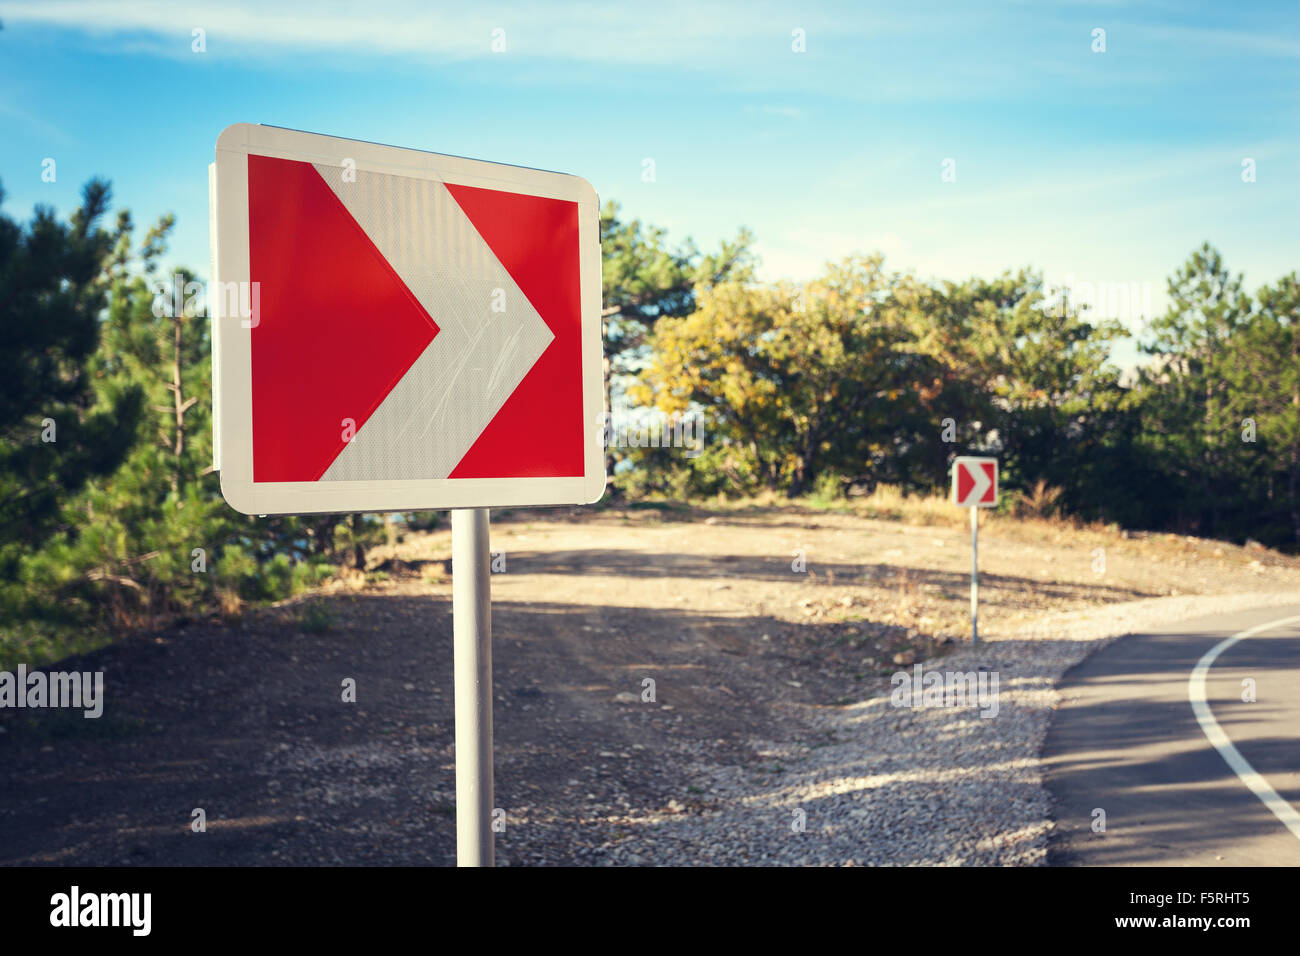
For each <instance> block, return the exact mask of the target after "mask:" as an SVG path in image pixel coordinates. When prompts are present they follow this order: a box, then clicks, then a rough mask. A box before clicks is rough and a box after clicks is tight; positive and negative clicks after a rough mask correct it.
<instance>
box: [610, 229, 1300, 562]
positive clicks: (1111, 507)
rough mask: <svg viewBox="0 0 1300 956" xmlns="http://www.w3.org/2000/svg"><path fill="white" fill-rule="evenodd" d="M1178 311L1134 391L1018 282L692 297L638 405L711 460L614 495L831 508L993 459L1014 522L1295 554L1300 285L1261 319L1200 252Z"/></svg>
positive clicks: (757, 288)
mask: <svg viewBox="0 0 1300 956" xmlns="http://www.w3.org/2000/svg"><path fill="white" fill-rule="evenodd" d="M1169 293H1170V307H1169V309H1168V311H1167V312H1166V314H1164V315H1163V316H1159V317H1155V318H1154V319H1152V320H1150V323H1149V325H1148V328H1147V337H1148V341H1147V343H1146V348H1147V350H1148V351H1149V352H1150V353H1151V354H1152V355H1153V356H1154V362H1153V363H1152V364H1151V365H1149V366H1147V367H1146V368H1144V369H1142V370H1140V371H1139V372H1138V374H1137V375H1136V380H1135V381H1134V382H1132V383H1131V384H1122V383H1121V380H1120V371H1119V369H1117V368H1116V367H1115V366H1114V365H1113V364H1111V363H1110V362H1109V359H1108V356H1109V353H1110V348H1111V345H1112V344H1113V342H1114V341H1115V340H1116V339H1117V338H1119V337H1121V336H1124V335H1126V334H1128V333H1127V332H1126V331H1125V330H1124V329H1123V328H1122V327H1121V326H1120V325H1119V324H1118V323H1116V322H1113V321H1093V320H1091V319H1090V318H1089V317H1088V315H1087V314H1086V312H1084V311H1083V310H1081V309H1080V308H1078V307H1077V306H1076V305H1075V304H1074V303H1072V302H1071V301H1070V300H1069V299H1068V297H1067V296H1066V295H1065V294H1064V293H1062V292H1059V291H1055V290H1047V289H1045V288H1044V287H1043V283H1042V280H1041V278H1040V277H1039V276H1038V275H1036V274H1034V273H1032V272H1028V271H1025V270H1022V271H1020V272H1017V273H1011V272H1007V273H1004V274H1003V275H1001V276H999V277H997V278H995V279H992V280H983V279H972V280H969V281H967V282H960V283H956V282H939V283H923V282H920V281H918V280H917V279H915V278H913V277H911V276H907V275H901V274H897V273H889V272H886V271H885V270H884V268H883V262H882V260H881V258H880V257H879V256H876V257H870V258H858V259H849V260H846V261H844V262H842V263H839V264H833V265H831V266H828V268H827V271H826V273H825V274H824V276H823V277H822V278H820V279H817V280H815V281H813V282H810V283H807V284H805V285H803V286H791V285H788V284H778V285H774V286H763V285H759V284H757V283H755V282H753V281H751V280H748V279H746V280H744V281H731V282H724V283H721V284H718V285H715V286H712V287H708V288H703V287H701V288H700V289H697V308H696V309H695V311H693V312H690V313H688V314H685V315H682V316H669V317H665V318H661V319H660V320H659V321H658V323H657V324H656V326H655V329H654V333H653V336H652V338H651V339H650V344H651V347H652V351H651V354H650V356H649V358H648V360H647V362H646V363H645V366H644V368H643V369H642V371H641V372H640V374H639V376H638V378H637V380H636V382H635V383H634V384H633V386H632V387H631V388H629V390H628V394H629V395H630V396H631V397H632V399H633V400H634V401H636V402H638V403H640V404H641V405H642V406H654V407H656V408H659V409H661V410H662V411H664V412H666V413H673V412H678V413H680V412H685V411H688V410H695V411H698V412H702V413H703V414H704V415H705V417H706V418H707V420H708V422H709V423H710V425H709V428H710V431H709V436H708V442H707V443H706V448H705V451H704V452H703V454H700V455H699V456H698V457H696V458H694V459H691V460H689V461H687V460H685V459H683V458H682V457H681V456H680V452H678V453H676V454H673V451H674V450H665V449H636V450H634V451H633V453H631V454H630V455H629V456H628V457H627V458H626V460H625V461H626V464H627V465H630V466H631V470H630V471H628V470H625V471H624V472H623V473H621V474H620V475H619V476H618V481H619V483H620V485H621V487H622V488H624V489H625V491H626V492H627V493H629V494H642V493H656V494H668V493H672V492H674V491H678V492H680V493H684V494H689V493H697V494H698V493H706V494H713V493H716V492H719V491H721V492H726V493H732V494H747V493H753V492H755V491H757V490H759V489H761V488H768V489H773V490H783V491H785V492H787V493H789V494H791V495H800V494H805V493H807V492H808V491H809V490H812V491H813V494H814V495H815V497H816V498H817V499H818V500H826V501H832V500H833V497H834V487H835V486H839V487H841V488H842V487H844V486H846V485H851V486H854V487H858V488H864V487H865V488H871V487H875V486H878V485H880V484H881V483H890V484H894V485H897V486H898V487H900V488H901V489H902V490H904V491H908V490H918V491H935V490H942V489H943V488H945V487H946V485H947V482H948V472H949V465H950V462H951V459H952V457H953V456H954V455H955V454H961V453H991V454H996V455H997V456H998V457H999V459H1000V460H1001V465H1002V484H1003V488H1004V490H1005V491H1006V492H1008V499H1007V500H1008V508H1010V509H1012V510H1015V511H1017V512H1019V513H1024V514H1043V515H1046V514H1054V513H1065V514H1071V515H1075V516H1079V517H1082V518H1085V519H1088V520H1104V521H1108V522H1117V523H1121V524H1124V525H1126V526H1129V527H1148V528H1171V529H1175V530H1179V531H1184V532H1195V533H1198V534H1202V535H1207V536H1213V535H1220V536H1223V537H1228V538H1234V539H1237V540H1241V539H1244V538H1245V537H1248V536H1249V537H1255V538H1257V539H1259V540H1262V541H1265V542H1266V543H1271V544H1276V545H1286V546H1288V547H1292V548H1297V547H1300V361H1298V360H1297V359H1298V358H1300V281H1298V280H1297V277H1296V275H1295V273H1292V274H1291V275H1289V276H1286V277H1284V278H1283V279H1281V280H1279V282H1278V283H1277V284H1276V285H1274V286H1265V287H1264V288H1262V289H1260V290H1259V293H1258V301H1257V302H1253V301H1252V300H1251V298H1250V297H1249V296H1247V295H1246V294H1245V293H1244V292H1243V291H1242V288H1241V279H1240V276H1235V277H1234V276H1233V275H1232V274H1231V273H1229V272H1228V270H1227V269H1226V267H1225V266H1224V264H1223V261H1222V258H1221V257H1220V255H1219V254H1218V252H1216V251H1215V250H1214V249H1213V248H1211V247H1209V246H1208V245H1206V246H1203V247H1201V248H1200V249H1198V250H1196V251H1195V252H1194V253H1193V254H1192V256H1191V257H1190V258H1189V259H1188V261H1187V262H1186V263H1185V264H1184V265H1183V266H1181V267H1180V268H1179V269H1178V270H1177V272H1176V273H1175V274H1174V276H1172V277H1171V279H1170V282H1169ZM1120 476H1122V478H1121V477H1120ZM823 482H824V483H825V484H823Z"/></svg>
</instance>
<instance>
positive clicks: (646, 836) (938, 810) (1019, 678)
mask: <svg viewBox="0 0 1300 956" xmlns="http://www.w3.org/2000/svg"><path fill="white" fill-rule="evenodd" d="M1295 601H1296V595H1295V594H1294V593H1290V592H1274V593H1268V592H1265V593H1251V594H1240V595H1198V596H1180V597H1166V598H1155V599H1147V600H1141V601H1132V602H1126V603H1123V604H1115V605H1110V606H1105V607H1097V608H1091V609H1088V610H1086V611H1073V612H1067V613H1061V614H1056V615H1052V616H1050V617H1048V618H1046V619H1044V620H1043V621H1042V622H1040V623H1038V624H1036V625H1034V626H1033V627H1031V628H1026V629H1024V630H1023V631H1021V632H1020V633H1019V634H1016V635H1015V636H1013V637H1010V638H1007V639H1001V640H995V641H993V642H990V643H986V644H984V645H982V646H981V647H979V648H977V649H976V648H969V647H966V648H963V649H961V650H958V651H956V652H954V653H951V654H949V655H947V656H945V657H942V658H939V659H937V660H935V661H934V666H935V668H936V669H942V670H944V671H980V670H986V671H988V672H990V673H992V672H996V673H998V675H999V689H1000V696H999V701H998V704H999V707H998V713H997V715H996V717H992V718H989V719H984V718H981V717H979V715H978V714H979V709H978V708H977V707H966V708H960V709H959V708H938V707H932V708H926V709H905V708H898V707H894V706H892V705H891V703H890V699H889V697H888V696H875V697H871V698H869V699H865V700H862V701H860V702H858V703H855V704H852V705H849V706H847V707H844V708H840V709H838V710H837V711H828V710H826V709H825V708H807V709H806V713H805V714H803V717H804V719H805V720H806V721H807V728H808V739H809V740H810V741H816V743H814V744H813V745H806V744H790V743H771V744H768V745H766V746H764V745H762V744H756V746H757V747H759V748H760V749H761V750H762V751H763V752H764V753H765V755H766V756H767V757H768V759H769V760H770V761H771V762H772V765H773V766H774V767H775V768H779V774H777V776H779V780H773V781H772V782H767V783H764V782H761V781H757V780H756V779H755V777H754V775H753V774H752V773H749V772H746V770H744V769H742V768H741V767H736V766H730V767H728V766H722V767H719V766H717V765H716V764H710V763H707V762H703V761H702V762H701V763H700V764H699V765H697V766H692V767H690V768H689V771H688V773H687V774H686V775H688V776H691V777H693V778H695V779H696V780H697V782H700V783H699V787H700V789H701V790H703V791H704V792H706V793H707V794H708V796H709V801H708V803H709V807H711V809H710V808H703V809H701V808H685V807H674V808H673V812H669V813H660V814H654V815H651V816H648V817H641V818H638V819H636V820H629V821H627V822H628V823H629V824H633V825H632V826H629V827H628V829H627V830H626V831H624V832H627V833H628V834H629V835H628V837H627V838H626V839H623V840H620V841H618V842H616V843H611V844H608V845H606V846H605V847H601V848H599V849H598V850H597V852H596V853H595V854H593V855H595V856H596V857H597V858H598V862H603V863H606V864H609V865H626V864H634V865H635V864H638V863H670V864H674V865H680V864H693V865H699V864H720V865H728V864H732V865H734V864H749V865H753V864H772V865H791V864H793V865H847V866H855V865H856V866H862V865H916V864H923V865H1019V866H1023V865H1042V864H1043V863H1044V862H1045V859H1046V851H1047V836H1048V832H1049V830H1050V828H1051V826H1052V824H1051V821H1050V810H1049V805H1048V797H1047V793H1046V791H1045V790H1044V789H1043V785H1042V772H1041V767H1040V763H1039V752H1040V750H1041V747H1042V743H1043V738H1044V734H1045V733H1046V729H1047V725H1048V721H1049V719H1050V715H1051V711H1052V709H1053V708H1054V707H1055V706H1056V704H1057V702H1058V700H1059V697H1058V694H1057V691H1056V690H1055V685H1056V683H1057V682H1058V681H1059V679H1060V678H1061V676H1062V675H1063V674H1064V673H1065V671H1066V670H1068V669H1069V668H1070V667H1071V666H1073V665H1074V664H1075V663H1077V662H1078V661H1080V660H1081V659H1083V657H1085V656H1086V655H1087V654H1089V653H1091V652H1092V651H1094V650H1096V649H1098V648H1100V647H1102V646H1104V645H1105V644H1107V643H1109V642H1110V641H1111V640H1114V639H1116V638H1118V637H1121V636H1123V635H1125V634H1131V633H1135V632H1139V631H1141V630H1144V629H1146V628H1151V627H1155V626H1160V625H1164V624H1168V623H1170V622H1172V621H1177V620H1186V619H1191V618H1195V617H1200V616H1202V615H1209V614H1214V613H1219V612H1230V611H1234V610H1240V609H1244V608H1250V607H1268V606H1277V605H1284V604H1294V603H1295ZM702 781H707V783H702ZM800 812H801V813H800ZM801 814H802V822H803V828H802V832H801V831H800V829H799V828H798V827H797V826H796V824H797V822H799V819H800V815H801Z"/></svg>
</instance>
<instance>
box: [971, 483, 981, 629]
mask: <svg viewBox="0 0 1300 956" xmlns="http://www.w3.org/2000/svg"><path fill="white" fill-rule="evenodd" d="M979 513H980V510H979V508H976V507H975V506H973V505H972V506H971V509H970V642H971V643H972V644H978V643H979V642H980V624H979V621H980V611H979V595H980V581H979V571H978V570H977V569H978V567H979V551H980V543H979V542H980V531H979V528H980V519H979Z"/></svg>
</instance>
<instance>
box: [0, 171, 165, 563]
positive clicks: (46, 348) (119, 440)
mask: <svg viewBox="0 0 1300 956" xmlns="http://www.w3.org/2000/svg"><path fill="white" fill-rule="evenodd" d="M109 197H110V191H109V187H108V184H107V183H105V182H103V181H100V180H91V181H90V182H89V183H88V184H87V185H86V187H85V189H84V190H83V191H82V203H81V207H80V208H79V209H78V210H77V211H76V212H75V213H74V214H73V215H72V218H71V221H70V222H69V223H67V224H64V223H61V222H59V221H58V220H57V219H56V218H55V216H54V213H53V212H52V211H51V210H50V209H47V208H45V207H37V209H36V214H35V217H34V218H33V220H32V222H31V225H30V226H28V227H27V228H23V227H21V226H19V225H18V224H17V223H15V222H14V221H13V220H11V219H9V218H8V217H7V216H3V215H0V328H2V329H3V330H4V339H5V345H4V348H3V349H0V580H3V581H12V580H13V579H14V578H15V576H16V575H17V574H18V573H19V572H18V568H17V564H18V562H19V561H20V559H21V557H22V555H24V554H26V553H28V552H29V551H30V550H31V549H32V548H34V547H38V546H39V545H41V544H42V543H43V542H44V541H45V540H46V539H47V538H49V537H50V536H51V535H53V534H55V533H56V532H57V531H58V530H59V528H60V525H61V520H60V519H61V514H60V511H61V506H62V504H63V501H64V499H65V497H66V496H67V495H68V494H69V493H70V492H76V491H78V490H80V489H81V488H83V487H84V486H85V485H86V483H87V482H88V481H90V480H91V479H93V478H96V477H102V476H104V475H108V474H110V473H112V472H113V471H114V469H116V468H117V467H118V465H120V464H121V462H122V460H123V459H124V458H125V456H126V454H127V453H128V452H129V451H130V448H131V445H132V439H133V435H134V432H135V429H136V427H137V425H138V423H139V422H140V421H141V418H142V405H143V395H142V392H141V390H140V389H139V388H138V387H136V386H134V385H131V384H129V383H122V384H120V386H119V387H117V388H114V389H112V390H108V391H102V392H99V393H98V394H97V393H96V390H95V388H94V387H93V382H92V371H91V367H92V363H93V359H94V355H95V350H96V348H97V347H98V345H99V340H100V327H99V314H100V312H101V310H102V308H103V305H104V297H105V292H106V290H105V287H104V285H103V283H102V281H101V280H100V275H101V269H102V266H103V262H104V259H105V257H106V256H107V255H108V253H109V250H110V249H111V248H112V246H113V243H114V236H113V235H111V234H110V233H108V232H106V231H105V230H104V229H102V228H100V226H99V221H100V219H101V218H102V217H103V215H104V213H105V212H106V211H107V209H108V204H109ZM0 201H3V190H0ZM119 234H120V230H119Z"/></svg>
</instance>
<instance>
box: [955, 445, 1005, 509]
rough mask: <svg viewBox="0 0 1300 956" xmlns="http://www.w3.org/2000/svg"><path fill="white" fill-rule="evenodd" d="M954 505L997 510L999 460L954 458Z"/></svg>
mask: <svg viewBox="0 0 1300 956" xmlns="http://www.w3.org/2000/svg"><path fill="white" fill-rule="evenodd" d="M952 503H953V504H955V505H960V506H961V507H964V508H996V507H997V504H998V460H997V459H996V458H973V457H961V458H954V459H953V462H952Z"/></svg>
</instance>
